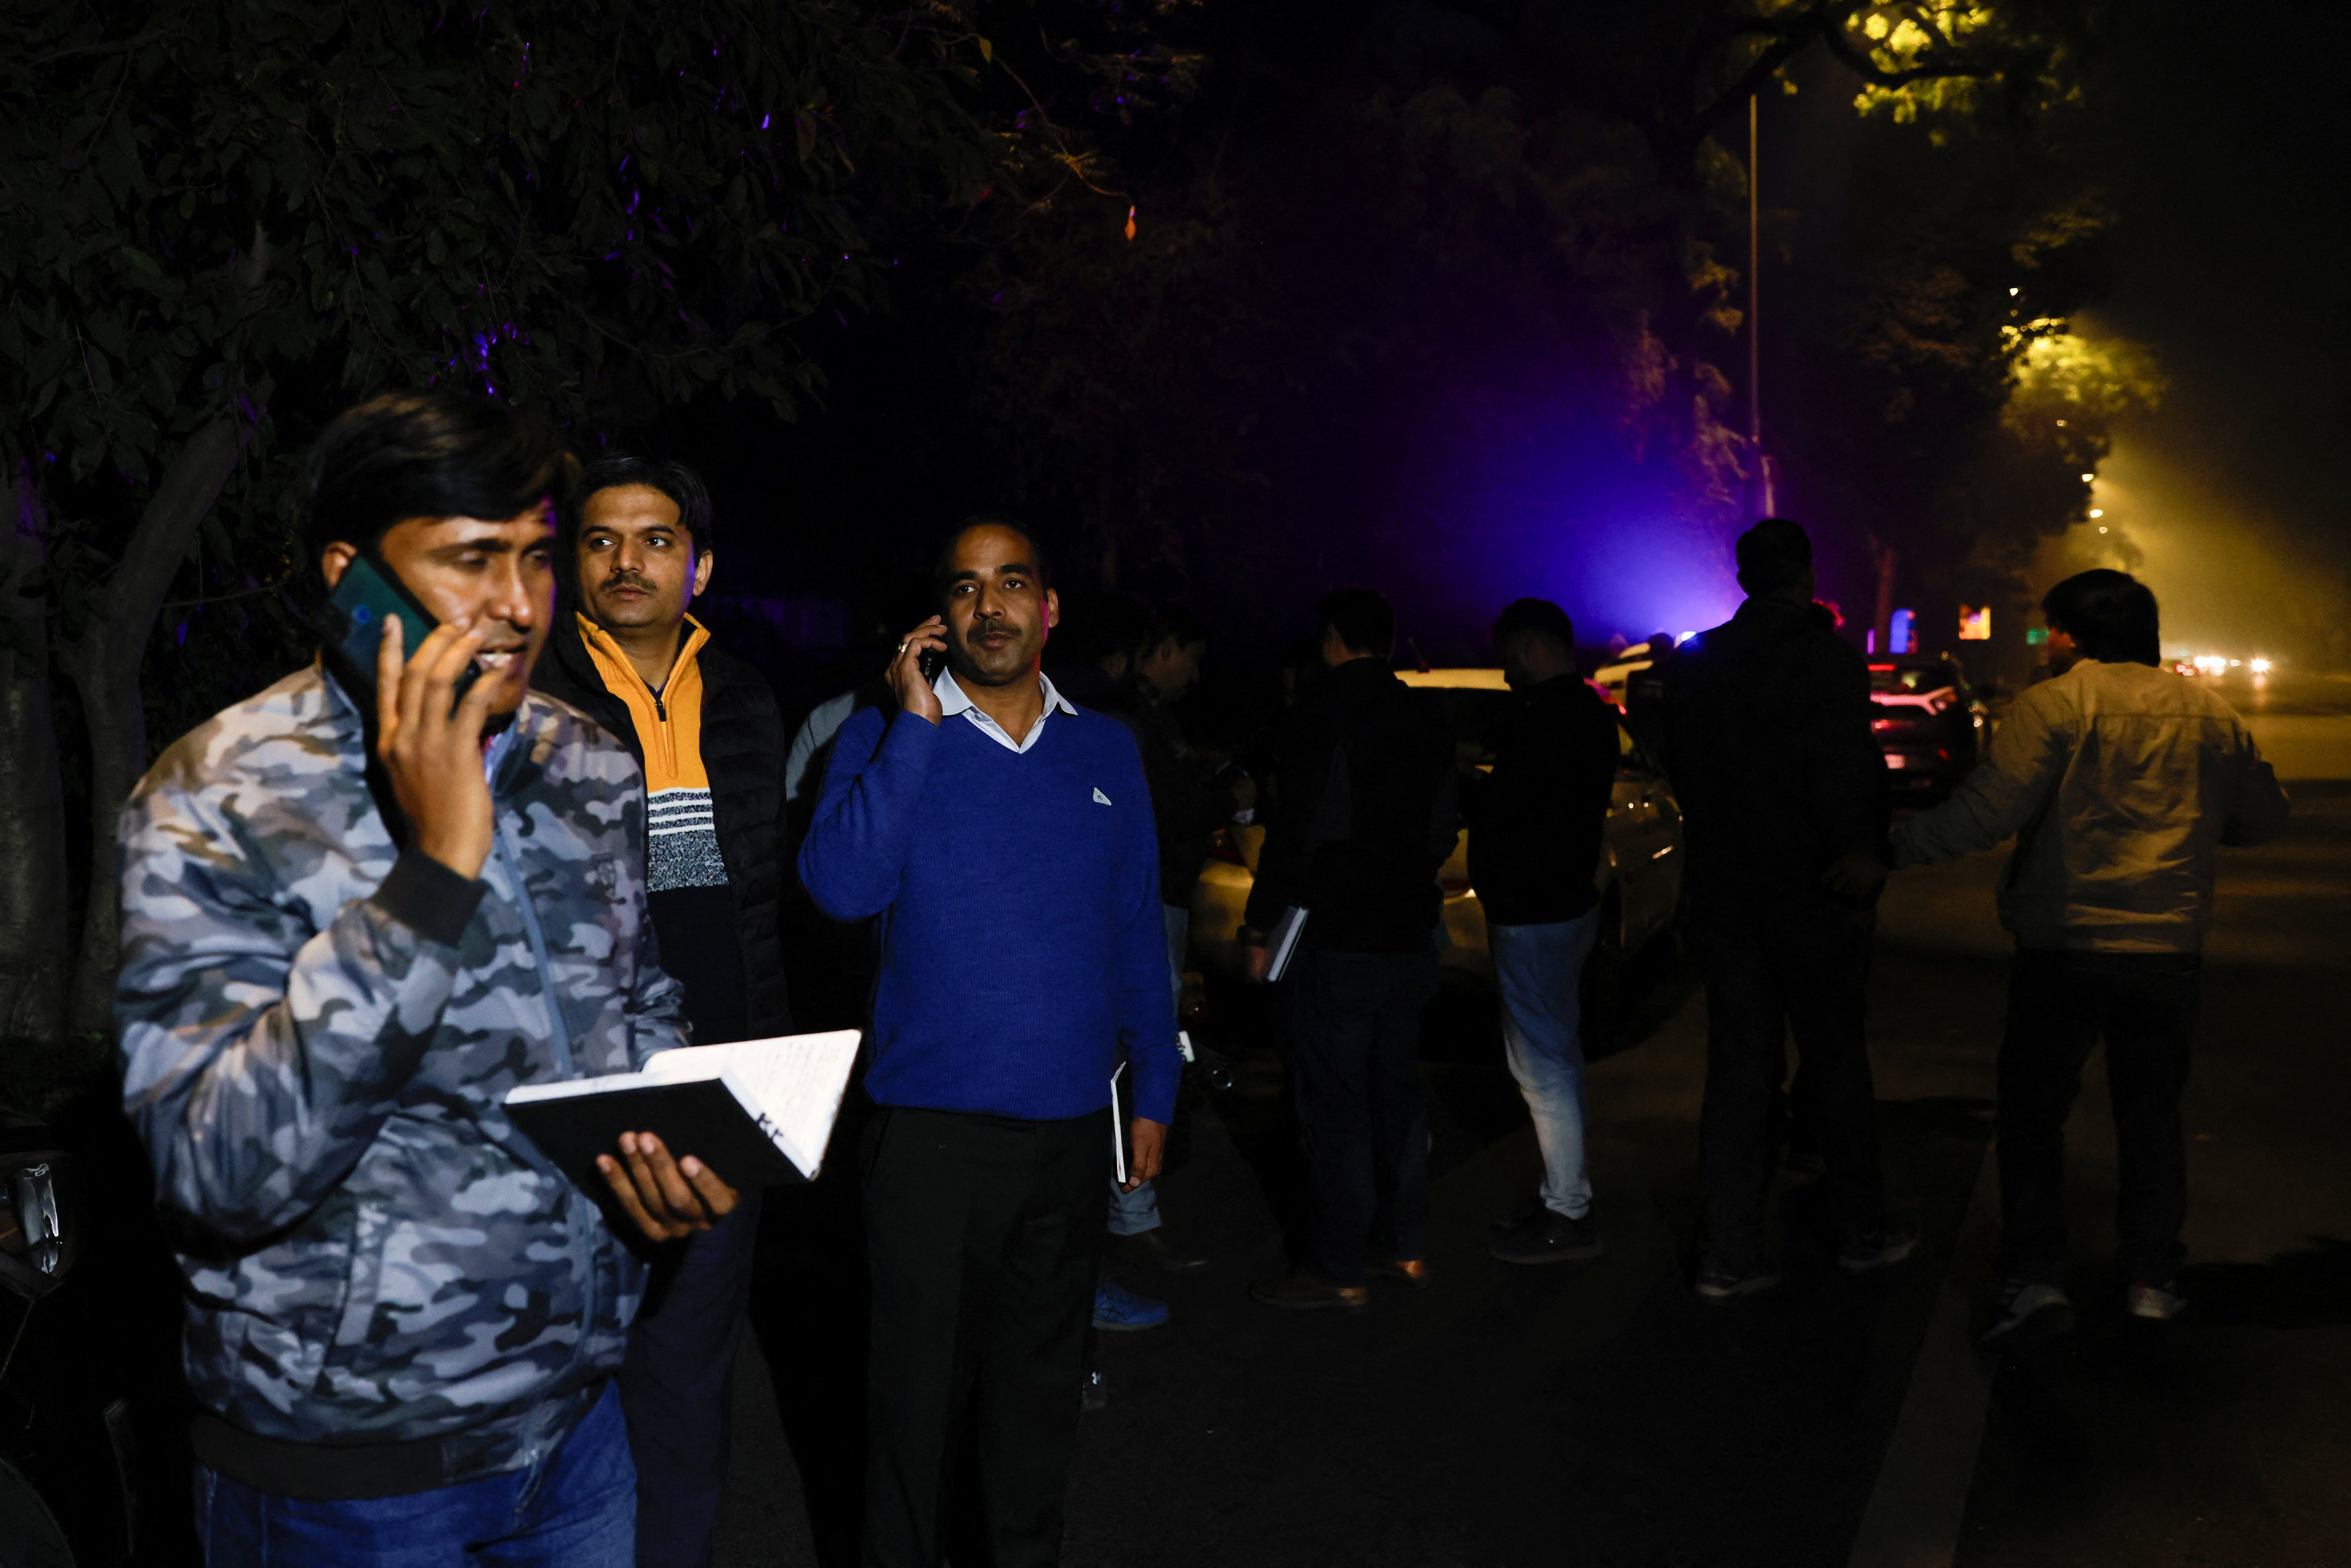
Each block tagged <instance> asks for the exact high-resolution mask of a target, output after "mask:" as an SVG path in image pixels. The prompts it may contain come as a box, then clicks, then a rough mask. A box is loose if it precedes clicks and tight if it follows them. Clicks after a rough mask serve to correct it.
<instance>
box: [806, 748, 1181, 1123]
mask: <svg viewBox="0 0 2351 1568" xmlns="http://www.w3.org/2000/svg"><path fill="white" fill-rule="evenodd" d="M1043 722H1044V724H1045V732H1044V734H1042V735H1041V736H1040V737H1038V738H1037V743H1036V744H1035V745H1034V746H1032V747H1029V750H1028V751H1027V752H1025V753H1023V752H1015V751H1013V750H1011V749H1010V748H1009V747H1005V746H1003V745H1001V744H999V743H998V742H997V741H995V740H993V739H991V738H990V737H988V736H987V735H986V734H985V733H983V732H982V731H981V730H980V729H979V728H978V727H977V726H976V725H974V724H973V723H972V722H971V721H970V720H968V719H967V718H964V717H963V716H960V715H949V716H947V717H946V718H945V719H944V720H943V721H942V722H941V723H939V724H931V723H929V722H927V721H925V720H924V719H921V718H917V717H914V716H911V715H907V714H903V713H900V712H898V711H897V710H895V709H890V710H883V709H878V708H868V709H866V710H864V711H862V712H861V713H859V714H858V715H857V716H854V717H853V718H852V719H851V720H850V721H849V723H848V724H846V725H845V726H843V727H842V728H841V737H840V739H839V741H838V742H837V743H836V744H835V746H834V747H833V754H832V762H831V766H830V767H829V768H827V769H826V771H825V779H824V793H823V795H822V796H821V798H820V800H818V803H817V810H816V821H815V823H814V824H813V825H812V826H811V827H810V830H809V835H808V839H807V841H806V842H805V843H804V844H802V846H801V848H800V878H801V880H802V881H803V882H805V883H807V884H808V890H809V893H810V894H811V895H812V896H813V897H814V898H815V899H816V902H817V904H818V905H819V906H820V907H821V908H822V909H823V910H824V912H825V913H826V914H828V915H831V916H832V917H833V918H834V919H836V920H858V919H862V918H863V917H865V916H867V915H880V916H881V922H880V925H881V936H880V940H881V957H882V973H881V983H880V986H879V988H877V990H876V993H875V996H874V999H873V1033H874V1045H875V1055H874V1061H873V1065H872V1069H871V1070H870V1071H868V1072H867V1074H866V1078H865V1087H866V1089H867V1091H868V1092H871V1093H872V1096H873V1098H874V1099H875V1100H876V1101H878V1102H879V1103H882V1104H884V1105H909V1106H922V1107H925V1108H927V1109H932V1110H941V1111H971V1112H981V1113H987V1114H990V1115H997V1116H1016V1117H1019V1118H1022V1119H1024V1120H1029V1121H1058V1120H1061V1119H1062V1118H1065V1117H1071V1116H1082V1115H1085V1114H1087V1113H1090V1112H1094V1111H1099V1110H1101V1109H1102V1107H1103V1106H1105V1105H1107V1104H1109V1103H1110V1079H1111V1073H1112V1071H1113V1069H1114V1068H1115V1067H1116V1065H1117V1061H1118V1048H1119V1045H1120V1042H1121V1041H1122V1040H1123V1041H1124V1043H1125V1045H1126V1047H1127V1050H1128V1052H1129V1054H1130V1058H1131V1061H1132V1062H1133V1065H1132V1067H1131V1069H1130V1072H1131V1074H1132V1077H1133V1081H1134V1113H1135V1114H1136V1115H1139V1116H1147V1117H1149V1118H1150V1119H1151V1120H1153V1121H1155V1122H1165V1121H1167V1120H1168V1119H1169V1118H1170V1117H1171V1116H1173V1115H1174V1113H1175V1082H1176V1077H1177V1074H1178V1072H1179V1071H1180V1070H1181V1068H1180V1061H1179V1059H1178V1057H1177V1056H1176V1052H1175V1006H1174V1001H1173V998H1172V997H1171V996H1170V993H1169V986H1168V977H1167V938H1166V935H1165V925H1164V924H1163V922H1162V918H1161V916H1160V913H1159V855H1158V843H1157V841H1156V838H1155V835H1154V833H1153V831H1152V825H1151V797H1150V793H1149V790H1148V789H1147V788H1146V786H1145V785H1144V779H1143V763H1142V760H1141V758H1139V757H1138V756H1137V754H1136V751H1135V746H1134V736H1133V735H1132V734H1130V733H1129V732H1128V731H1127V729H1126V727H1124V726H1123V725H1121V724H1119V723H1118V722H1117V721H1116V720H1115V719H1110V718H1104V717H1102V716H1101V715H1099V714H1093V713H1076V714H1072V713H1066V712H1060V711H1055V712H1053V713H1052V714H1051V716H1050V717H1049V718H1047V719H1046V720H1044V721H1043Z"/></svg>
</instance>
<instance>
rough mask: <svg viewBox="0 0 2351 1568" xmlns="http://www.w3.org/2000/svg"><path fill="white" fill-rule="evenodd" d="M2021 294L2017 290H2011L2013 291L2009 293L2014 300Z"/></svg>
mask: <svg viewBox="0 0 2351 1568" xmlns="http://www.w3.org/2000/svg"><path fill="white" fill-rule="evenodd" d="M2019 292H2020V290H2017V289H2014V288H2011V289H2010V290H2009V291H2008V297H2009V298H2011V299H2013V298H2016V297H2017V295H2018V293H2019Z"/></svg>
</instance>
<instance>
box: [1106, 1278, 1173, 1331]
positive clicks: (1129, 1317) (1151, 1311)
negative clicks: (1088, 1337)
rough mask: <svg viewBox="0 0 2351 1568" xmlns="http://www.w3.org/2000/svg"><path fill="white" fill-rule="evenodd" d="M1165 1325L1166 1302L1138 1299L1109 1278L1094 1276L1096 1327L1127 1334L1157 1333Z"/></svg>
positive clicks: (1146, 1297) (1132, 1292)
mask: <svg viewBox="0 0 2351 1568" xmlns="http://www.w3.org/2000/svg"><path fill="white" fill-rule="evenodd" d="M1166 1321H1167V1303H1166V1302H1165V1301H1153V1300H1152V1299H1151V1298H1150V1297H1148V1296H1138V1295H1136V1294H1135V1293H1134V1291H1130V1290H1128V1289H1127V1288H1126V1287H1125V1286H1123V1285H1122V1284H1120V1283H1119V1282H1118V1281H1116V1280H1113V1279H1112V1278H1111V1277H1110V1276H1109V1275H1107V1274H1097V1275H1095V1276H1094V1327H1096V1328H1098V1329H1108V1330H1110V1331H1112V1332H1113V1333H1132V1332H1134V1330H1136V1329H1155V1328H1157V1327H1158V1326H1159V1325H1160V1324H1161V1323H1164V1322H1166Z"/></svg>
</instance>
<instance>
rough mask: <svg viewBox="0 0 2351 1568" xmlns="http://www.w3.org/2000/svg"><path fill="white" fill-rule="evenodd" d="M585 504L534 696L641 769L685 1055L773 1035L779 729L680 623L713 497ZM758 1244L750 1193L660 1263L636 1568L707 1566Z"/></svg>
mask: <svg viewBox="0 0 2351 1568" xmlns="http://www.w3.org/2000/svg"><path fill="white" fill-rule="evenodd" d="M579 497H580V499H579V503H578V505H577V507H576V508H575V510H574V513H573V516H572V517H570V518H569V519H567V520H568V522H569V528H567V530H566V531H567V534H568V538H567V540H566V543H567V545H568V547H569V549H568V553H567V555H566V560H567V564H568V565H569V568H570V574H571V575H572V577H573V583H572V586H573V587H574V588H575V590H576V593H577V609H576V610H566V611H563V612H559V614H558V616H557V619H556V626H555V631H554V634H553V636H551V637H550V638H549V641H548V648H547V653H546V654H545V655H544V657H543V658H542V660H541V662H540V665H539V671H538V677H537V681H536V684H537V685H538V686H539V688H540V689H541V690H544V691H546V692H547V693H549V695H554V696H559V697H561V698H562V699H563V700H565V701H566V702H569V703H570V704H571V705H572V706H575V707H578V708H580V709H581V710H582V711H584V712H585V713H587V714H588V715H589V716H590V717H591V718H593V719H595V720H596V721H597V723H599V724H601V725H602V726H603V727H605V728H606V729H608V730H610V731H611V733H612V734H613V735H614V736H616V737H619V738H620V739H621V740H622V742H624V743H625V744H626V745H627V746H628V747H629V748H630V750H632V752H634V753H635V754H636V756H637V758H638V760H639V762H640V763H641V764H642V765H643V768H644V770H645V790H646V800H647V822H648V827H647V849H646V873H647V885H648V886H649V887H650V888H651V889H652V892H651V894H650V895H649V898H648V903H649V904H650V905H651V910H652V915H653V928H654V934H655V936H657V937H658V939H659V942H660V950H661V955H662V966H663V967H664V968H665V969H667V970H668V971H669V972H670V973H671V974H672V975H674V977H676V978H677V979H678V980H679V981H680V982H681V983H683V984H684V988H685V1010H686V1015H687V1017H688V1018H689V1019H691V1020H692V1022H693V1025H694V1040H695V1044H697V1045H716V1044H719V1043H722V1042H724V1041H726V1040H764V1039H767V1038H768V1037H769V1036H772V1035H778V1034H783V1033H785V1032H788V1031H789V1030H790V1028H791V1013H790V1009H789V1006H788V1005H787V1002H786V998H785V996H784V973H783V962H782V951H781V946H780V944H779V942H778V936H777V916H778V910H777V899H778V894H779V892H780V891H781V887H782V875H783V870H782V866H781V864H780V862H778V847H779V834H778V830H779V827H780V819H781V816H782V812H783V778H784V749H785V735H784V727H783V718H782V716H781V715H780V714H779V713H778V710H777V707H776V699H775V694H774V693H773V692H771V691H770V690H769V689H768V683H767V681H766V680H765V679H764V678H762V677H761V676H760V674H759V673H758V671H756V670H754V669H752V668H751V667H750V666H749V665H748V664H744V663H743V662H742V661H741V660H739V659H735V658H731V657H729V656H728V655H726V653H721V652H720V651H719V650H718V649H716V648H715V647H712V646H711V645H710V633H709V632H708V631H706V630H705V628H704V627H703V626H702V625H701V624H700V623H699V622H696V621H695V619H694V618H693V617H692V616H691V615H689V614H687V613H686V611H687V607H688V606H689V605H690V604H691V603H692V602H693V601H694V598H695V595H696V594H699V593H701V592H703V591H705V589H707V588H708V587H709V584H710V574H711V570H712V567H713V565H714V563H715V562H716V559H717V558H716V551H715V549H714V548H713V542H714V541H713V538H712V524H711V516H710V497H709V495H708V493H707V492H706V491H705V489H704V488H703V485H702V481H701V480H700V478H698V477H697V476H695V473H694V472H693V471H692V470H691V469H689V468H686V467H684V466H682V465H678V464H675V463H664V462H654V461H651V460H648V459H645V458H642V457H627V456H611V457H605V458H602V459H600V460H599V461H597V462H596V463H593V464H591V465H589V467H588V469H587V471H586V472H585V473H584V474H583V475H582V476H581V479H580V488H579ZM758 1227H759V1195H758V1193H757V1192H756V1191H750V1192H745V1193H744V1194H742V1197H741V1201H740V1202H739V1203H738V1204H737V1207H736V1209H735V1211H734V1213H733V1214H731V1215H729V1216H728V1217H727V1218H726V1221H725V1222H724V1223H722V1224H720V1225H718V1226H716V1227H715V1228H712V1229H710V1230H708V1231H706V1232H704V1233H702V1234H699V1235H696V1236H695V1237H693V1238H690V1239H688V1240H687V1241H686V1242H685V1243H684V1245H683V1247H681V1248H678V1249H675V1251H674V1255H672V1256H669V1257H666V1258H664V1259H663V1260H661V1262H660V1264H659V1265H658V1266H657V1267H656V1270H655V1274H654V1282H653V1288H652V1292H651V1294H650V1296H649V1299H648V1303H647V1309H646V1312H644V1314H643V1316H641V1317H640V1318H639V1319H638V1321H637V1323H636V1326H635V1328H634V1330H633V1331H632V1333H631V1335H630V1341H629V1352H628V1357H627V1359H626V1361H625V1362H624V1363H623V1364H622V1369H621V1379H620V1383H621V1400H622V1407H623V1408H624V1410H625V1411H626V1413H627V1415H628V1419H629V1440H630V1447H631V1448H632V1450H633V1451H634V1453H635V1455H636V1461H637V1477H638V1483H637V1562H638V1563H639V1565H640V1568H670V1565H671V1564H677V1565H680V1568H694V1565H695V1564H700V1563H707V1562H708V1561H709V1560H710V1532H711V1527H712V1525H713V1523H714V1522H715V1521H716V1518H717V1512H718V1495H719V1492H720V1490H721V1489H722V1488H723V1487H724V1486H725V1484H726V1451H727V1445H726V1437H727V1419H728V1398H727V1395H728V1391H729V1389H730V1387H731V1386H732V1379H733V1374H734V1363H735V1343H736V1337H737V1331H738V1330H739V1329H740V1327H741V1324H742V1321H743V1311H744V1306H745V1304H746V1302H747V1300H748V1299H749V1293H750V1288H751V1253H752V1243H753V1239H754V1238H755V1237H756V1236H757V1235H758Z"/></svg>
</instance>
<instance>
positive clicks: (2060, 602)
mask: <svg viewBox="0 0 2351 1568" xmlns="http://www.w3.org/2000/svg"><path fill="white" fill-rule="evenodd" d="M2041 613H2042V614H2043V615H2044V616H2046V617H2047V618H2048V621H2049V624H2050V625H2051V626H2052V627H2053V628H2055V629H2056V630H2058V631H2060V632H2065V633H2066V634H2067V635H2068V636H2070V637H2072V638H2073V639H2074V646H2075V647H2077V648H2079V649H2081V650H2082V652H2083V653H2087V654H2088V655H2089V656H2090V657H2091V658H2093V659H2095V660H2097V661H2098V663H2100V664H2158V665H2159V664H2162V663H2163V632H2162V626H2161V622H2160V619H2159V617H2158V612H2157V610H2156V604H2155V595H2154V594H2153V593H2152V592H2150V591H2148V590H2147V584H2145V583H2143V582H2141V581H2140V580H2138V579H2137V578H2135V577H2133V576H2131V574H2130V573H2128V572H2126V571H2113V570H2108V569H2107V568H2105V567H2099V568H2097V569H2096V570H2092V571H2084V572H2076V573H2075V574H2074V576H2072V577H2069V578H2067V579H2066V580H2064V581H2063V582H2061V583H2059V584H2058V585H2057V586H2056V587H2054V588H2053V589H2051V590H2050V591H2049V594H2048V597H2047V598H2045V599H2043V600H2042V601H2041Z"/></svg>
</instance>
